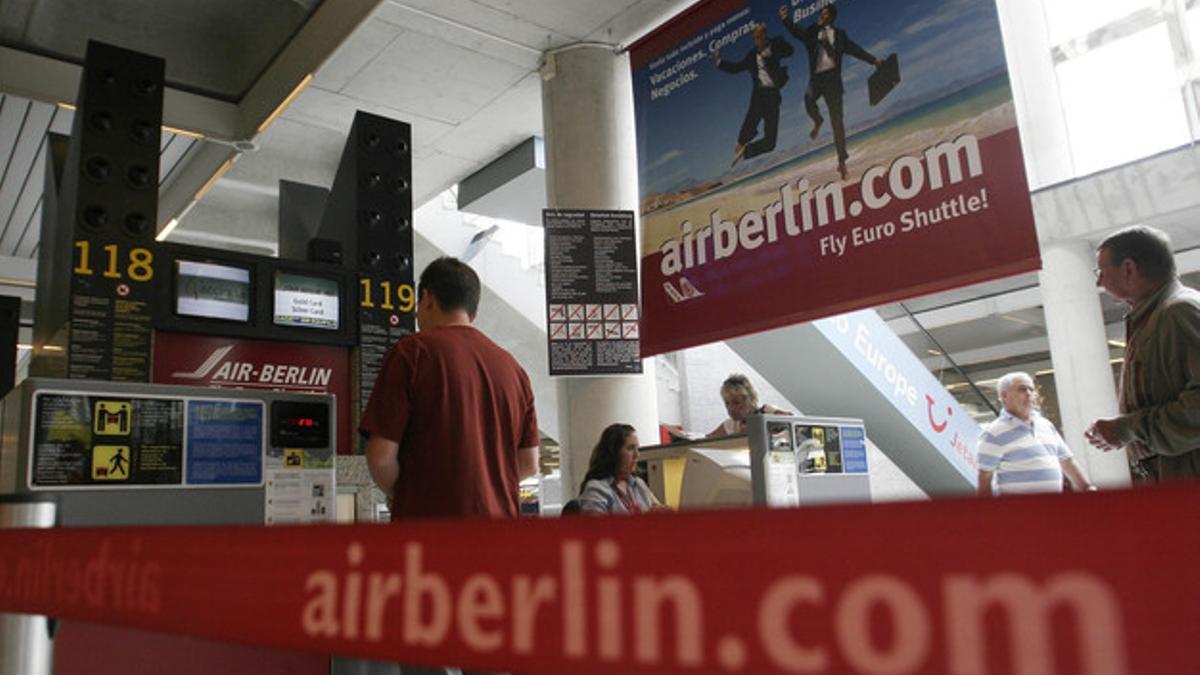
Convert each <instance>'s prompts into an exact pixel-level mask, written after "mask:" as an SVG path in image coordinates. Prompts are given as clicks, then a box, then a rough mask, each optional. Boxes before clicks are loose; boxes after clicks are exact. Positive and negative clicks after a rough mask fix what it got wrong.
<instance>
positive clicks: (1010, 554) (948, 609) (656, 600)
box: [0, 485, 1200, 675]
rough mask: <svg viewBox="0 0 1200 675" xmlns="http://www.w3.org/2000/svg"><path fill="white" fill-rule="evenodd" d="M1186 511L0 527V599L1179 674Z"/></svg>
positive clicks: (946, 665) (723, 648)
mask: <svg viewBox="0 0 1200 675" xmlns="http://www.w3.org/2000/svg"><path fill="white" fill-rule="evenodd" d="M1198 510H1200V491H1197V490H1196V488H1195V486H1190V485H1188V486H1174V487H1168V488H1156V489H1142V490H1135V491H1125V492H1102V493H1091V494H1082V495H1042V496H1031V497H1013V498H1003V499H988V500H974V499H972V500H947V501H940V502H924V503H907V504H887V505H877V506H855V507H845V506H843V507H828V508H807V509H794V510H744V511H724V512H718V511H712V512H703V513H689V514H674V515H673V514H661V515H660V514H654V515H646V516H639V517H611V518H589V517H577V518H561V519H554V520H521V521H503V522H502V521H485V520H471V521H466V520H464V521H449V520H436V521H432V520H431V521H412V522H407V523H403V524H393V525H390V526H388V525H358V526H307V527H300V526H298V527H274V528H255V527H225V528H214V527H177V528H111V529H88V528H66V529H52V530H0V611H3V612H16V613H28V614H48V615H51V616H56V617H59V618H63V619H75V620H83V621H91V622H98V623H115V624H122V625H126V626H132V627H139V628H145V629H151V630H161V631H168V632H177V633H186V634H189V635H193V636H198V637H206V638H213V639H218V640H223V641H232V642H239V643H246V644H256V645H262V646H268V647H277V648H285V649H293V650H301V651H308V652H317V653H332V654H341V655H347V656H360V657H367V658H373V659H390V660H396V661H401V662H405V663H419V664H447V665H457V666H462V667H467V668H471V669H486V670H509V669H511V670H513V671H515V672H523V673H595V674H596V675H610V674H611V673H613V672H622V673H657V674H664V673H665V674H671V673H680V674H683V673H700V672H704V673H710V672H716V673H747V674H750V673H864V674H866V673H869V674H874V675H880V674H885V673H887V674H900V673H961V674H963V675H968V674H979V673H1002V672H1003V673H1009V672H1011V673H1028V674H1033V673H1037V674H1039V675H1042V674H1052V673H1083V674H1092V675H1100V674H1102V675H1123V674H1126V673H1129V674H1134V673H1191V672H1200V650H1198V649H1197V647H1196V644H1195V641H1196V636H1197V635H1200V602H1197V598H1200V575H1197V574H1196V568H1197V565H1198V564H1200V528H1197V527H1196V524H1195V514H1196V513H1197V511H1198ZM96 648H97V649H98V650H99V649H108V648H111V646H109V645H97V646H96Z"/></svg>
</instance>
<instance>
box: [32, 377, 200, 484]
mask: <svg viewBox="0 0 1200 675" xmlns="http://www.w3.org/2000/svg"><path fill="white" fill-rule="evenodd" d="M183 412H184V409H183V401H182V400H178V399H161V398H137V397H121V396H108V395H98V396H95V395H93V396H89V395H84V394H71V393H51V394H46V393H41V394H39V395H38V397H37V402H36V405H35V407H34V421H33V424H34V448H33V453H32V455H31V456H32V460H31V462H30V470H29V473H30V475H29V486H30V487H31V488H38V487H68V486H87V487H127V486H152V485H161V486H167V485H179V484H180V483H182V482H183V428H184V423H183Z"/></svg>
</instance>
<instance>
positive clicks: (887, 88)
mask: <svg viewBox="0 0 1200 675" xmlns="http://www.w3.org/2000/svg"><path fill="white" fill-rule="evenodd" d="M898 84H900V59H899V58H897V57H896V55H895V54H892V55H891V56H889V57H887V58H886V59H884V60H883V64H882V65H879V66H877V67H876V68H875V72H873V73H871V76H870V77H868V78H867V95H868V96H869V97H870V99H871V105H875V104H876V103H879V102H880V101H882V100H883V98H884V97H885V96H887V95H888V93H889V92H891V91H892V90H893V89H895V88H896V85H898Z"/></svg>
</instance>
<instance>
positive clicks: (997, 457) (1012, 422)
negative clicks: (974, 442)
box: [976, 410, 1071, 494]
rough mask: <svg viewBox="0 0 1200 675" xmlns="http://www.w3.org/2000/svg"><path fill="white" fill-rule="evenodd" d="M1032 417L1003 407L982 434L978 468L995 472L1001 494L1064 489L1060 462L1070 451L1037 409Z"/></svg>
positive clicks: (978, 451) (1068, 457) (1068, 455)
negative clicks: (1015, 413) (1024, 420)
mask: <svg viewBox="0 0 1200 675" xmlns="http://www.w3.org/2000/svg"><path fill="white" fill-rule="evenodd" d="M1029 421H1030V422H1031V424H1026V423H1025V422H1022V421H1021V420H1020V419H1019V418H1017V417H1014V416H1013V415H1011V414H1009V412H1008V411H1007V410H1004V411H1002V412H1001V413H1000V416H999V417H997V418H996V420H995V421H994V422H992V423H991V424H989V425H988V426H987V428H986V429H984V430H983V434H981V435H980V436H979V444H978V446H977V447H976V453H977V454H978V455H979V469H980V470H981V471H991V472H995V474H996V483H995V485H996V488H995V489H996V491H997V492H999V493H1000V494H1024V493H1030V492H1062V481H1063V473H1062V465H1061V464H1060V462H1062V460H1064V459H1070V457H1071V451H1070V450H1069V449H1068V448H1067V444H1066V443H1065V442H1063V439H1062V436H1059V435H1058V431H1057V430H1056V429H1055V428H1054V425H1053V424H1051V423H1050V421H1049V420H1047V419H1046V418H1045V417H1042V416H1041V415H1039V414H1038V413H1037V412H1036V411H1035V412H1033V413H1031V414H1030V416H1029Z"/></svg>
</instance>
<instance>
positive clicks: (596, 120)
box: [542, 44, 658, 498]
mask: <svg viewBox="0 0 1200 675" xmlns="http://www.w3.org/2000/svg"><path fill="white" fill-rule="evenodd" d="M542 123H543V127H544V132H545V139H546V195H547V201H548V202H549V206H550V208H563V209H622V210H630V211H635V212H636V211H637V204H638V199H637V150H636V146H635V143H634V128H633V90H632V86H631V83H630V75H629V61H628V58H627V57H626V56H625V55H623V54H622V55H619V54H617V53H616V52H615V51H614V49H613V48H612V47H611V46H605V45H594V44H586V45H585V44H580V45H571V46H568V47H564V48H562V49H558V50H555V51H553V52H547V53H546V59H545V64H544V65H543V67H542ZM642 365H643V370H644V373H643V374H642V375H626V376H613V377H571V378H566V377H564V378H559V384H558V387H559V389H558V399H559V434H560V436H561V438H560V439H559V440H560V442H561V444H562V472H563V483H564V485H563V497H564V498H568V497H572V496H575V495H576V494H577V492H578V489H579V482H580V480H582V479H583V475H584V474H585V473H586V472H587V465H588V458H589V457H590V455H591V451H592V446H593V445H595V443H596V441H597V440H599V438H600V432H601V431H602V430H603V429H604V427H606V426H608V425H609V424H612V423H614V422H624V423H626V424H632V425H633V426H634V428H636V429H637V432H638V437H639V439H640V440H641V442H642V444H643V445H653V444H655V443H657V442H658V399H657V396H656V389H655V374H654V361H653V360H650V359H647V360H646V361H643V364H642Z"/></svg>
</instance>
